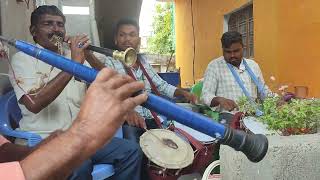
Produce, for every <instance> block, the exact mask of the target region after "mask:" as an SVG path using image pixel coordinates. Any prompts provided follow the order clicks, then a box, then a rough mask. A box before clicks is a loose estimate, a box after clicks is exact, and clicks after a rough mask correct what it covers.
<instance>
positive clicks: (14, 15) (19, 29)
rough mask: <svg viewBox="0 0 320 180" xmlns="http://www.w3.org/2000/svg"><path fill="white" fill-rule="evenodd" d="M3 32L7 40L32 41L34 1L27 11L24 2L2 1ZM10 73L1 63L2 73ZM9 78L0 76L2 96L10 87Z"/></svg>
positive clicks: (11, 51)
mask: <svg viewBox="0 0 320 180" xmlns="http://www.w3.org/2000/svg"><path fill="white" fill-rule="evenodd" d="M0 7H1V27H2V28H1V31H2V34H1V35H2V36H4V37H7V38H16V39H21V40H26V41H32V37H31V35H30V33H29V24H30V23H29V22H30V15H31V12H32V10H33V4H32V1H30V8H29V9H27V6H26V4H25V3H24V2H23V3H22V2H21V3H17V2H16V1H15V0H1V1H0ZM15 52H16V50H15V48H10V55H12V54H13V53H15ZM7 72H8V64H7V62H5V61H0V73H7ZM9 85H10V84H9V82H8V79H7V77H5V76H0V94H1V92H2V90H3V89H4V88H5V87H7V86H9Z"/></svg>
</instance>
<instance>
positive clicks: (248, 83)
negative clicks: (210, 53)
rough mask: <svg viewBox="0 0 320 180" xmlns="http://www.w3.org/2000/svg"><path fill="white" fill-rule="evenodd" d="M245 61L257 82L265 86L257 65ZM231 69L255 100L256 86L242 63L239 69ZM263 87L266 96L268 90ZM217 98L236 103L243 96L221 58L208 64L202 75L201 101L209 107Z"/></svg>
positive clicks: (256, 94)
mask: <svg viewBox="0 0 320 180" xmlns="http://www.w3.org/2000/svg"><path fill="white" fill-rule="evenodd" d="M245 60H246V62H247V63H248V66H249V67H250V69H251V70H252V71H253V73H254V75H255V76H256V77H257V78H258V80H260V82H261V83H263V84H265V82H264V79H263V76H262V73H261V70H260V67H259V65H258V64H257V63H256V62H255V61H253V60H251V59H245ZM232 67H233V68H234V69H235V70H236V72H237V73H238V75H239V77H240V79H241V80H242V82H243V83H244V86H245V88H246V89H247V91H248V92H249V94H250V95H251V97H252V98H253V99H256V98H257V97H258V93H257V92H258V90H257V86H256V84H255V83H254V82H253V80H252V79H251V77H250V75H249V73H248V72H247V70H246V68H245V66H244V64H243V61H242V62H241V64H240V66H239V68H237V67H235V66H232ZM264 87H265V91H266V93H267V94H268V93H269V92H270V90H269V89H268V87H267V86H266V85H265V86H264ZM217 96H218V97H224V98H227V99H231V100H233V101H235V102H237V100H238V99H239V98H240V97H242V96H245V94H244V93H243V91H242V89H241V87H240V86H239V84H238V83H237V81H236V79H235V78H234V76H233V75H232V73H231V71H230V69H229V68H228V66H227V63H226V61H225V59H224V57H223V56H221V57H219V58H217V59H214V60H212V61H211V62H210V63H209V65H208V67H207V69H206V72H205V75H204V81H203V88H202V94H201V100H202V101H203V102H204V103H205V104H206V105H208V106H210V104H211V101H212V99H213V98H214V97H217Z"/></svg>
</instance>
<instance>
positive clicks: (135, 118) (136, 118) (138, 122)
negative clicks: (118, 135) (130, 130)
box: [125, 111, 147, 129]
mask: <svg viewBox="0 0 320 180" xmlns="http://www.w3.org/2000/svg"><path fill="white" fill-rule="evenodd" d="M125 119H126V121H127V123H128V124H129V125H130V126H135V127H140V128H143V129H145V128H147V125H146V122H145V119H144V118H143V117H141V116H140V115H139V114H138V113H137V112H136V111H131V112H129V113H128V114H127V115H126V118H125Z"/></svg>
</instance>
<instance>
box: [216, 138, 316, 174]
mask: <svg viewBox="0 0 320 180" xmlns="http://www.w3.org/2000/svg"><path fill="white" fill-rule="evenodd" d="M268 140H269V150H268V153H267V155H266V157H265V158H264V159H263V160H262V161H260V162H259V163H252V162H250V161H249V160H248V159H247V158H246V156H245V155H244V154H242V153H240V152H236V151H234V150H233V149H232V148H230V147H228V146H221V148H220V160H221V174H222V179H223V180H240V179H241V180H242V179H243V180H251V179H252V180H256V179H259V180H276V179H277V180H278V179H288V180H319V179H320V134H319V133H318V134H308V135H296V136H268Z"/></svg>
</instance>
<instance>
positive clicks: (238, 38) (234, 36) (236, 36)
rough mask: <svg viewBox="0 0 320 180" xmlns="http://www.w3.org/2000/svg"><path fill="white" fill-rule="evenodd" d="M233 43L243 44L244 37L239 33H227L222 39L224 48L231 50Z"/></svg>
mask: <svg viewBox="0 0 320 180" xmlns="http://www.w3.org/2000/svg"><path fill="white" fill-rule="evenodd" d="M233 43H241V44H242V45H243V42H242V35H241V34H240V33H239V32H237V31H229V32H225V33H224V34H223V35H222V37H221V44H222V48H229V47H230V46H231V45H232V44H233Z"/></svg>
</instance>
